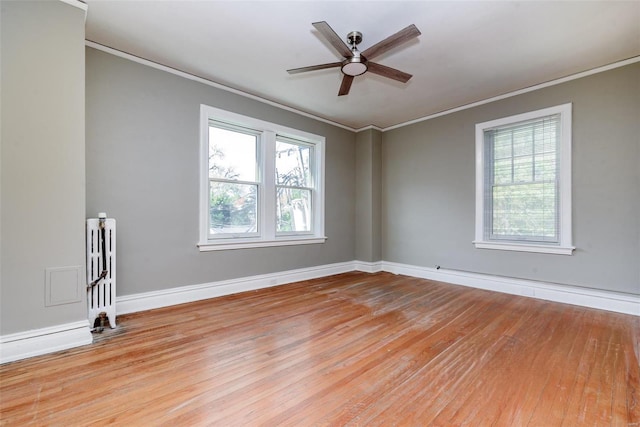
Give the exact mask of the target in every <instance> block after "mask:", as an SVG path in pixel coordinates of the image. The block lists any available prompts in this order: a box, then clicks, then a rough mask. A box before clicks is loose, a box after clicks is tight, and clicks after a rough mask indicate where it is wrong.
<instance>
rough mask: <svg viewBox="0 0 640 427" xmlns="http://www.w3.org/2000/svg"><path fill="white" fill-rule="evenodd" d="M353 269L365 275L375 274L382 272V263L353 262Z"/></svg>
mask: <svg viewBox="0 0 640 427" xmlns="http://www.w3.org/2000/svg"><path fill="white" fill-rule="evenodd" d="M353 268H354V270H356V271H363V272H365V273H377V272H379V271H383V270H382V261H376V262H368V261H353Z"/></svg>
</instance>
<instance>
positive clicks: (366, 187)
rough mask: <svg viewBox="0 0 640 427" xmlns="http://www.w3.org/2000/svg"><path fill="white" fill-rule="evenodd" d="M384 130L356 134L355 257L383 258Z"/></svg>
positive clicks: (360, 259) (364, 258)
mask: <svg viewBox="0 0 640 427" xmlns="http://www.w3.org/2000/svg"><path fill="white" fill-rule="evenodd" d="M381 171H382V133H381V132H380V131H378V130H374V129H369V130H366V131H361V132H358V134H357V135H356V194H355V196H356V259H357V260H358V261H367V262H374V261H380V260H382V236H381V232H382V228H381V227H382V222H381V220H380V213H381V209H382V206H381V202H382V194H381V188H382V182H381Z"/></svg>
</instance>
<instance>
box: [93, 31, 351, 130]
mask: <svg viewBox="0 0 640 427" xmlns="http://www.w3.org/2000/svg"><path fill="white" fill-rule="evenodd" d="M85 46H87V47H90V48H93V49H97V50H100V51H102V52H106V53H109V54H111V55H114V56H118V57H120V58H124V59H128V60H129V61H133V62H137V63H138V64H142V65H146V66H147V67H151V68H155V69H157V70H161V71H165V72H167V73H171V74H174V75H176V76H180V77H183V78H185V79H189V80H193V81H196V82H198V83H202V84H205V85H207V86H211V87H214V88H216V89H220V90H224V91H226V92H230V93H233V94H235V95H239V96H242V97H245V98H249V99H252V100H254V101H258V102H262V103H263V104H267V105H270V106H272V107H277V108H280V109H282V110H286V111H290V112H292V113H295V114H299V115H301V116H304V117H308V118H310V119H313V120H317V121H319V122H323V123H327V124H330V125H332V126H336V127H339V128H342V129H346V130H349V131H351V132H356V129H354V128H352V127H349V126H346V125H343V124H341V123H338V122H334V121H331V120H329V119H325V118H323V117H319V116H316V115H314V114H311V113H307V112H305V111H302V110H298V109H295V108H293V107H289V106H287V105H284V104H280V103H277V102H275V101H271V100H268V99H266V98H262V97H260V96H257V95H253V94H250V93H247V92H243V91H241V90H238V89H234V88H232V87H229V86H225V85H223V84H220V83H216V82H214V81H212V80H207V79H205V78H203V77H200V76H196V75H194V74H190V73H187V72H186V71H182V70H179V69H177V68H172V67H169V66H167V65H163V64H160V63H157V62H153V61H150V60H148V59H144V58H141V57H139V56H135V55H132V54H130V53H126V52H123V51H121V50H117V49H113V48H111V47H108V46H105V45H102V44H100V43H96V42H93V41H91V40H85Z"/></svg>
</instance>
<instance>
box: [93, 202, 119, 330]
mask: <svg viewBox="0 0 640 427" xmlns="http://www.w3.org/2000/svg"><path fill="white" fill-rule="evenodd" d="M98 216H99V217H100V218H89V219H87V305H88V308H89V324H90V325H91V326H92V327H93V328H94V329H97V328H99V327H100V330H101V326H103V323H104V316H105V315H106V317H107V318H108V321H109V326H110V327H111V328H115V327H116V220H115V219H113V218H106V214H99V215H98ZM101 222H102V224H104V227H101ZM103 272H105V273H103ZM102 275H104V277H102V278H101V277H100V276H102ZM101 318H102V324H101Z"/></svg>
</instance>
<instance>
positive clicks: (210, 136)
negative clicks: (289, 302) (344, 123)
mask: <svg viewBox="0 0 640 427" xmlns="http://www.w3.org/2000/svg"><path fill="white" fill-rule="evenodd" d="M200 120H201V123H200V126H201V148H200V149H201V153H200V156H201V159H200V170H201V177H200V241H199V243H198V246H199V248H200V250H201V251H209V250H220V249H236V248H249V247H262V246H279V245H294V244H305V243H321V242H324V240H325V237H324V166H323V165H324V161H323V160H324V159H323V157H324V143H325V140H324V137H321V136H318V135H314V134H310V133H308V132H304V131H300V130H296V129H292V128H288V127H284V126H280V125H277V124H274V123H269V122H264V121H261V120H257V119H253V118H251V117H246V116H242V115H239V114H235V113H230V112H227V111H223V110H219V109H217V108H213V107H209V106H206V105H202V106H201V118H200Z"/></svg>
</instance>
